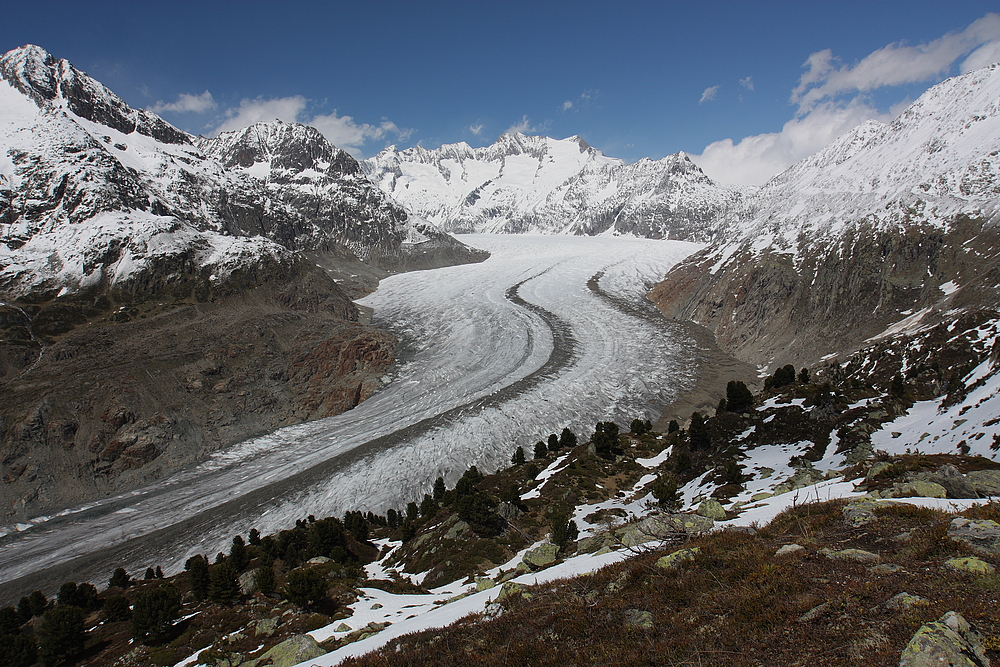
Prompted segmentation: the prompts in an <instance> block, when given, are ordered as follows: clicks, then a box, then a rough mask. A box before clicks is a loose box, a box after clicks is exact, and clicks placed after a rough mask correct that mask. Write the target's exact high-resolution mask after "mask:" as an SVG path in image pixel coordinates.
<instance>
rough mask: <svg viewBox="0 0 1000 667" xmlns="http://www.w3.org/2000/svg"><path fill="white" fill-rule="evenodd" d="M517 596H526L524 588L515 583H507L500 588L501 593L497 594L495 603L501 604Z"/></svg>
mask: <svg viewBox="0 0 1000 667" xmlns="http://www.w3.org/2000/svg"><path fill="white" fill-rule="evenodd" d="M516 595H522V596H523V595H525V592H524V586H522V585H521V584H519V583H517V582H514V581H507V582H504V585H503V586H501V587H500V593H499V594H497V596H496V599H494V600H493V601H494V602H501V601H503V600H506V599H507V598H511V597H514V596H516Z"/></svg>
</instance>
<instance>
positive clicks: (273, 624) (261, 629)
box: [250, 618, 278, 637]
mask: <svg viewBox="0 0 1000 667" xmlns="http://www.w3.org/2000/svg"><path fill="white" fill-rule="evenodd" d="M250 627H251V628H252V629H253V633H254V635H255V636H257V637H260V636H264V637H270V636H271V635H273V634H274V631H275V630H277V629H278V619H277V618H262V619H260V620H259V621H254V622H253V623H251V624H250Z"/></svg>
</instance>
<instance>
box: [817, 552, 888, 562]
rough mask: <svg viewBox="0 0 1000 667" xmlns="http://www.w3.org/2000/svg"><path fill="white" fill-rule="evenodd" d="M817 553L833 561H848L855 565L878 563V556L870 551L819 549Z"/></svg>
mask: <svg viewBox="0 0 1000 667" xmlns="http://www.w3.org/2000/svg"><path fill="white" fill-rule="evenodd" d="M819 552H820V554H822V555H824V556H826V557H827V558H832V559H834V560H850V561H854V562H856V563H877V562H878V561H879V555H878V554H873V553H872V552H871V551H865V550H864V549H841V550H839V551H834V550H833V549H820V550H819Z"/></svg>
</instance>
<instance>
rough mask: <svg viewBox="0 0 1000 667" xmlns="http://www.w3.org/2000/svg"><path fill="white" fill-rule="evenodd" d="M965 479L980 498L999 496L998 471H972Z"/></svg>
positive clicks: (999, 475)
mask: <svg viewBox="0 0 1000 667" xmlns="http://www.w3.org/2000/svg"><path fill="white" fill-rule="evenodd" d="M966 477H968V479H969V482H971V483H972V486H973V488H975V490H976V493H978V494H979V496H980V497H986V496H1000V470H974V471H972V472H970V473H969V474H968V475H966Z"/></svg>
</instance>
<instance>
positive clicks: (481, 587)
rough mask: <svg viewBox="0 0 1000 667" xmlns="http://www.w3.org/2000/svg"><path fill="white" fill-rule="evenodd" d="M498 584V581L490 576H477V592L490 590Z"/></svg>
mask: <svg viewBox="0 0 1000 667" xmlns="http://www.w3.org/2000/svg"><path fill="white" fill-rule="evenodd" d="M496 585H497V584H496V582H495V581H493V580H492V579H490V578H489V577H476V592H479V591H485V590H489V589H491V588H493V587H494V586H496Z"/></svg>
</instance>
